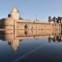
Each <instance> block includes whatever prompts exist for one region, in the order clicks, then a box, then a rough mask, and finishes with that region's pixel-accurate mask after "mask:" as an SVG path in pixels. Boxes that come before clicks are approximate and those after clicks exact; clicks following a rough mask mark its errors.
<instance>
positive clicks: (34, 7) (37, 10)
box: [0, 0, 62, 21]
mask: <svg viewBox="0 0 62 62" xmlns="http://www.w3.org/2000/svg"><path fill="white" fill-rule="evenodd" d="M14 6H16V7H17V9H18V10H19V12H20V16H21V17H23V18H24V19H32V20H34V19H35V18H38V19H39V20H41V21H47V20H48V16H52V17H53V16H62V0H0V18H5V17H7V15H8V13H10V11H11V10H12V9H13V7H14Z"/></svg>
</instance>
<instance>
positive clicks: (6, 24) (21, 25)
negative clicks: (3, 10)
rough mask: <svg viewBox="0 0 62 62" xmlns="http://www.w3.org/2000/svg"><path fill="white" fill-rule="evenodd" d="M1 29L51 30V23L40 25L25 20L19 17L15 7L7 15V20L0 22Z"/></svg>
mask: <svg viewBox="0 0 62 62" xmlns="http://www.w3.org/2000/svg"><path fill="white" fill-rule="evenodd" d="M0 27H1V29H6V30H8V29H13V30H14V29H15V30H22V29H23V30H27V29H28V30H35V29H38V30H43V29H53V27H52V23H49V22H47V23H42V22H40V21H31V20H25V19H23V18H21V17H20V15H19V11H18V10H17V8H16V7H14V8H13V10H12V11H11V12H10V14H8V17H7V18H3V19H1V20H0Z"/></svg>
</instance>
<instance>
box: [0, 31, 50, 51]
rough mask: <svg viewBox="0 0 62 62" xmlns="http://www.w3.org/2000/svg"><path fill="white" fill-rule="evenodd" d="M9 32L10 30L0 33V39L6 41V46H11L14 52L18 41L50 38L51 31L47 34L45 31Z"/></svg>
mask: <svg viewBox="0 0 62 62" xmlns="http://www.w3.org/2000/svg"><path fill="white" fill-rule="evenodd" d="M11 31H12V30H5V31H0V39H1V40H4V41H5V40H6V41H8V44H9V45H11V47H12V49H13V50H14V51H16V50H17V49H18V47H19V43H20V40H21V41H22V40H24V39H25V40H26V39H33V38H35V39H37V38H48V37H49V36H50V37H51V30H48V32H47V30H28V31H26V30H16V33H14V32H13V33H12V32H11ZM45 31H46V32H45ZM16 34H17V35H16Z"/></svg>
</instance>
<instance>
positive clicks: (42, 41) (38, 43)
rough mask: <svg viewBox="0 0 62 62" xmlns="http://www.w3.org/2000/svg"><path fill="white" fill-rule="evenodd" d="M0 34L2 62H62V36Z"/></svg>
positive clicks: (0, 61)
mask: <svg viewBox="0 0 62 62" xmlns="http://www.w3.org/2000/svg"><path fill="white" fill-rule="evenodd" d="M37 33H38V32H37ZM0 34H1V35H0V39H1V40H0V62H62V40H61V36H56V37H55V36H51V35H50V33H44V35H43V33H42V34H41V35H40V34H39V33H38V34H36V35H35V36H34V34H27V33H26V32H25V33H24V34H23V33H22V34H23V35H21V34H20V35H19V36H18V35H17V36H18V37H15V36H14V34H11V33H2V32H0ZM48 34H49V35H48Z"/></svg>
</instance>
